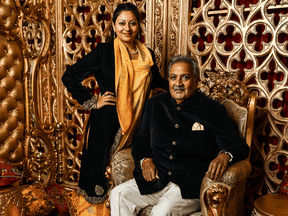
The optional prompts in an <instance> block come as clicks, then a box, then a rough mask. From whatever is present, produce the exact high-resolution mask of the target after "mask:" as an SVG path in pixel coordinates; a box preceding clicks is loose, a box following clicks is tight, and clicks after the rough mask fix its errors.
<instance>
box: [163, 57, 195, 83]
mask: <svg viewBox="0 0 288 216" xmlns="http://www.w3.org/2000/svg"><path fill="white" fill-rule="evenodd" d="M178 62H185V63H188V64H190V65H191V67H192V69H193V73H194V77H195V79H198V78H199V67H198V64H197V61H196V59H195V58H193V57H191V56H188V55H177V56H173V57H172V58H171V59H170V62H169V65H168V76H170V70H171V67H172V65H173V64H175V63H178Z"/></svg>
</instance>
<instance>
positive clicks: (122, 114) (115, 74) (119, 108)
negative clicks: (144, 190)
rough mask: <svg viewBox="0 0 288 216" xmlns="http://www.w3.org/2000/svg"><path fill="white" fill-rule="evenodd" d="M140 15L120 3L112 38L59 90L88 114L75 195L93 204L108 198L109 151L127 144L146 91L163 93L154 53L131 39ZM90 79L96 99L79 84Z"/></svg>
mask: <svg viewBox="0 0 288 216" xmlns="http://www.w3.org/2000/svg"><path fill="white" fill-rule="evenodd" d="M139 20H140V19H139V13H138V11H137V8H136V6H134V5H133V4H131V3H126V4H120V5H118V7H117V9H116V10H115V12H114V15H113V19H112V21H113V33H114V34H112V35H115V39H114V40H113V41H110V42H108V43H100V44H98V45H97V47H96V49H94V50H93V51H92V52H90V53H89V54H88V55H87V56H85V57H84V58H82V59H81V60H80V61H78V62H77V63H76V64H74V65H73V66H71V67H69V68H67V70H66V72H65V74H64V75H63V77H62V81H63V83H64V85H65V86H66V87H67V89H68V91H69V92H70V93H71V94H72V95H73V96H74V97H75V99H76V100H77V101H78V102H79V104H81V105H82V107H83V108H84V109H85V110H88V109H91V115H90V119H89V122H88V125H87V129H86V132H87V134H88V143H85V145H84V147H83V154H82V162H81V172H80V180H79V188H78V193H79V194H81V195H83V196H84V197H85V199H86V200H87V201H88V202H89V203H92V204H95V203H102V202H103V201H104V200H105V199H106V198H107V195H106V194H107V183H106V179H105V176H104V173H105V169H106V165H107V164H106V163H107V156H108V151H109V149H110V148H111V146H112V145H113V147H115V146H116V149H117V151H118V150H120V149H121V148H123V147H126V146H128V145H130V144H131V141H132V137H133V134H134V132H135V129H136V128H137V127H138V123H139V121H140V118H141V114H142V110H143V106H144V103H145V100H146V99H147V97H148V95H149V90H150V88H152V89H154V88H156V87H162V88H165V89H167V90H168V82H167V81H166V80H165V79H163V78H162V77H161V75H160V73H159V69H158V67H157V65H156V62H155V61H156V60H155V56H154V53H153V52H152V51H151V50H149V49H148V48H146V47H145V45H143V44H142V43H140V42H139V40H137V39H136V37H137V35H138V36H139V35H140V33H139V31H140V25H139ZM90 74H94V76H95V78H96V80H97V82H98V85H99V87H100V90H101V96H99V97H98V98H96V97H94V96H93V95H91V94H90V93H89V91H88V90H87V88H85V87H84V86H82V84H81V81H82V80H83V79H84V78H86V77H87V76H88V75H90Z"/></svg>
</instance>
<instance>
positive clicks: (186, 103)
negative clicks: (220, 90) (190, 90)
mask: <svg viewBox="0 0 288 216" xmlns="http://www.w3.org/2000/svg"><path fill="white" fill-rule="evenodd" d="M169 94H170V93H169ZM200 96H201V93H200V92H198V91H197V90H196V91H195V93H194V95H193V96H192V97H190V98H187V99H185V100H184V101H183V102H182V103H181V104H177V102H176V100H175V99H174V98H173V97H172V96H171V94H170V98H171V102H172V103H173V105H174V106H175V107H178V106H180V107H181V108H189V107H191V106H193V105H194V104H196V103H197V102H198V101H199V99H200Z"/></svg>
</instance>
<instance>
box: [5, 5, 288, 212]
mask: <svg viewBox="0 0 288 216" xmlns="http://www.w3.org/2000/svg"><path fill="white" fill-rule="evenodd" d="M120 2H132V3H133V4H136V5H137V7H138V9H139V11H140V13H141V14H142V15H143V20H142V21H141V28H142V30H143V35H142V39H141V40H142V42H144V43H146V44H147V45H148V47H150V48H152V49H153V50H154V51H155V54H156V60H157V64H158V66H159V68H160V70H161V73H162V75H163V76H166V70H167V63H168V61H169V59H170V58H171V57H172V56H173V55H176V54H189V55H193V56H195V57H196V58H197V60H198V63H199V67H200V77H201V80H202V82H201V83H202V84H203V85H202V86H201V87H202V88H206V90H207V89H208V92H209V91H210V93H211V89H209V88H207V86H209V82H210V83H211V82H216V81H217V80H223V77H224V78H225V77H226V76H227V77H229V78H228V79H229V80H230V81H231V80H232V81H233V82H232V81H231V82H230V84H229V85H231V83H232V87H231V89H233V91H235V92H234V93H237V91H238V90H237V83H238V82H237V81H235V79H234V78H238V77H239V80H241V81H243V82H244V83H245V84H246V85H247V87H248V90H249V91H252V90H255V91H257V92H258V107H257V118H256V123H255V136H254V139H253V140H254V143H253V144H252V155H251V162H252V165H253V172H252V175H251V176H250V180H249V182H248V185H247V192H248V193H247V195H248V196H249V206H247V207H248V208H251V206H252V203H253V200H254V197H256V196H259V195H262V194H267V193H271V192H274V191H275V187H276V186H277V185H278V184H279V183H280V181H281V179H282V178H283V176H284V174H285V173H287V166H288V160H287V158H288V140H287V117H288V107H287V101H288V89H287V79H288V78H287V74H288V67H287V65H288V47H287V46H288V45H287V44H288V42H287V41H288V27H287V26H288V18H287V16H288V15H287V14H288V13H287V10H288V9H287V8H288V2H287V1H286V0H263V1H260V0H248V1H243V0H171V1H170V0H125V1H124V0H123V1H121V0H80V1H76V0H45V1H44V0H33V1H32V0H21V1H20V0H16V1H13V0H5V1H1V2H0V37H4V42H3V43H2V41H3V40H2V38H1V40H0V55H1V58H0V59H1V60H0V81H1V82H0V99H1V101H0V109H2V108H5V109H6V111H7V112H8V115H7V116H8V117H7V116H6V117H7V119H10V120H11V121H10V120H9V121H8V120H7V119H2V118H3V115H2V113H4V112H5V113H6V111H2V110H1V115H0V130H1V131H0V145H1V146H0V154H2V153H3V155H6V156H7V158H8V159H9V160H10V161H13V162H20V161H21V158H22V157H23V152H24V150H25V156H26V159H25V160H24V161H23V164H24V168H25V169H27V172H26V173H27V177H28V178H31V179H32V180H33V181H38V180H41V181H44V183H48V182H49V181H54V180H56V173H58V176H57V178H58V181H59V182H61V183H62V182H64V183H65V184H64V185H65V186H68V187H75V186H76V185H77V181H78V178H79V170H80V162H81V151H82V146H83V139H84V134H85V131H84V128H85V125H86V123H87V119H88V116H89V112H85V111H84V110H83V109H82V108H81V107H80V106H79V104H78V103H77V102H76V101H75V100H74V99H73V98H72V97H71V95H70V94H69V93H68V92H67V91H66V89H65V88H64V87H63V84H62V82H61V77H62V75H63V73H64V71H65V68H66V67H67V66H69V65H72V64H74V63H75V62H76V61H77V60H78V59H80V58H82V57H83V56H84V55H85V54H87V53H88V52H90V51H91V50H92V49H93V48H95V47H96V46H97V43H99V42H106V41H107V39H108V37H109V36H110V27H111V18H112V17H111V16H112V14H113V11H114V9H115V7H116V6H117V4H118V3H120ZM17 46H18V47H17ZM5 47H6V48H7V47H12V49H11V50H16V51H15V52H13V55H12V54H11V55H10V51H8V52H7V53H8V54H9V55H6V54H7V53H5V52H4V51H5V49H4V48H5ZM9 50H10V48H9ZM15 53H17V55H18V57H17V59H18V60H16V61H10V60H11V59H10V60H9V61H8V60H7V61H8V62H14V63H13V64H14V65H17V67H21V68H20V69H21V71H22V74H21V75H18V74H14V73H12V75H13V76H11V73H10V72H9V73H10V75H7V74H8V72H7V70H10V69H11V68H12V67H11V65H12V64H10V63H9V64H8V66H7V64H6V63H5V64H4V67H3V61H4V60H3V59H2V56H5V58H6V57H8V58H11V56H14V54H15ZM13 58H14V57H13ZM5 61H6V60H5ZM13 69H14V66H13ZM3 74H4V75H3ZM12 78H13V79H14V81H15V82H14V81H13V80H12ZM3 80H4V81H3ZM11 80H12V81H13V82H12V81H11ZM16 81H17V82H16ZM83 83H84V84H85V85H86V86H88V87H89V88H90V89H91V92H93V93H94V94H99V92H100V91H99V88H98V85H97V82H96V81H95V79H94V78H93V77H89V78H88V79H87V80H85V81H84V82H83ZM3 85H5V88H4V87H3ZM221 85H222V86H223V85H225V84H223V83H222V84H221ZM221 85H220V86H221ZM233 85H234V86H233ZM8 88H10V90H8V91H9V94H8V93H7V89H8ZM13 89H14V90H13ZM21 89H22V94H21ZM14 92H16V93H17V94H16V93H15V94H14ZM18 93H19V94H18ZM3 95H4V96H5V98H4V96H3ZM15 95H16V96H15ZM232 96H233V95H232ZM215 97H217V95H215ZM9 111H11V113H9ZM20 113H21V114H20ZM24 114H25V119H24V117H23V116H24ZM13 116H14V117H15V116H18V117H19V118H18V120H17V121H16V120H15V118H14V117H13ZM22 117H23V118H22ZM15 122H16V123H15ZM10 123H11V125H9V124H10ZM24 124H25V127H24ZM7 128H8V130H7ZM11 128H14V129H15V130H14V131H16V132H13V129H11ZM24 128H25V142H24V137H23V134H24ZM4 130H6V132H3V131H4ZM2 132H3V134H6V135H5V136H6V138H5V139H4V138H3V136H2ZM9 132H11V134H10V133H9ZM21 134H22V135H21ZM16 135H17V136H16ZM18 135H19V136H18ZM2 139H3V140H2ZM23 142H24V146H23V144H22V143H23ZM11 143H12V144H11ZM7 144H9V145H7ZM21 155H22V156H21ZM43 155H45V156H47V157H48V158H49V160H46V161H44V160H42V159H43V157H42V156H43ZM1 157H3V156H2V155H1ZM33 158H34V159H33ZM55 170H57V172H56V171H55ZM39 173H40V175H39Z"/></svg>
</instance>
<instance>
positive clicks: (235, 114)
mask: <svg viewBox="0 0 288 216" xmlns="http://www.w3.org/2000/svg"><path fill="white" fill-rule="evenodd" d="M221 103H222V104H223V105H224V106H225V107H226V110H227V113H228V116H229V117H230V118H231V119H232V121H233V122H234V123H235V124H236V125H237V126H238V130H239V134H240V136H241V137H242V138H243V139H245V140H246V143H247V145H248V146H249V147H251V143H252V135H253V128H254V119H255V112H256V103H257V93H256V92H252V93H251V94H250V97H249V100H248V104H247V108H246V107H243V106H239V105H238V104H237V103H235V102H234V101H232V100H230V99H226V100H224V101H222V102H221Z"/></svg>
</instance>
